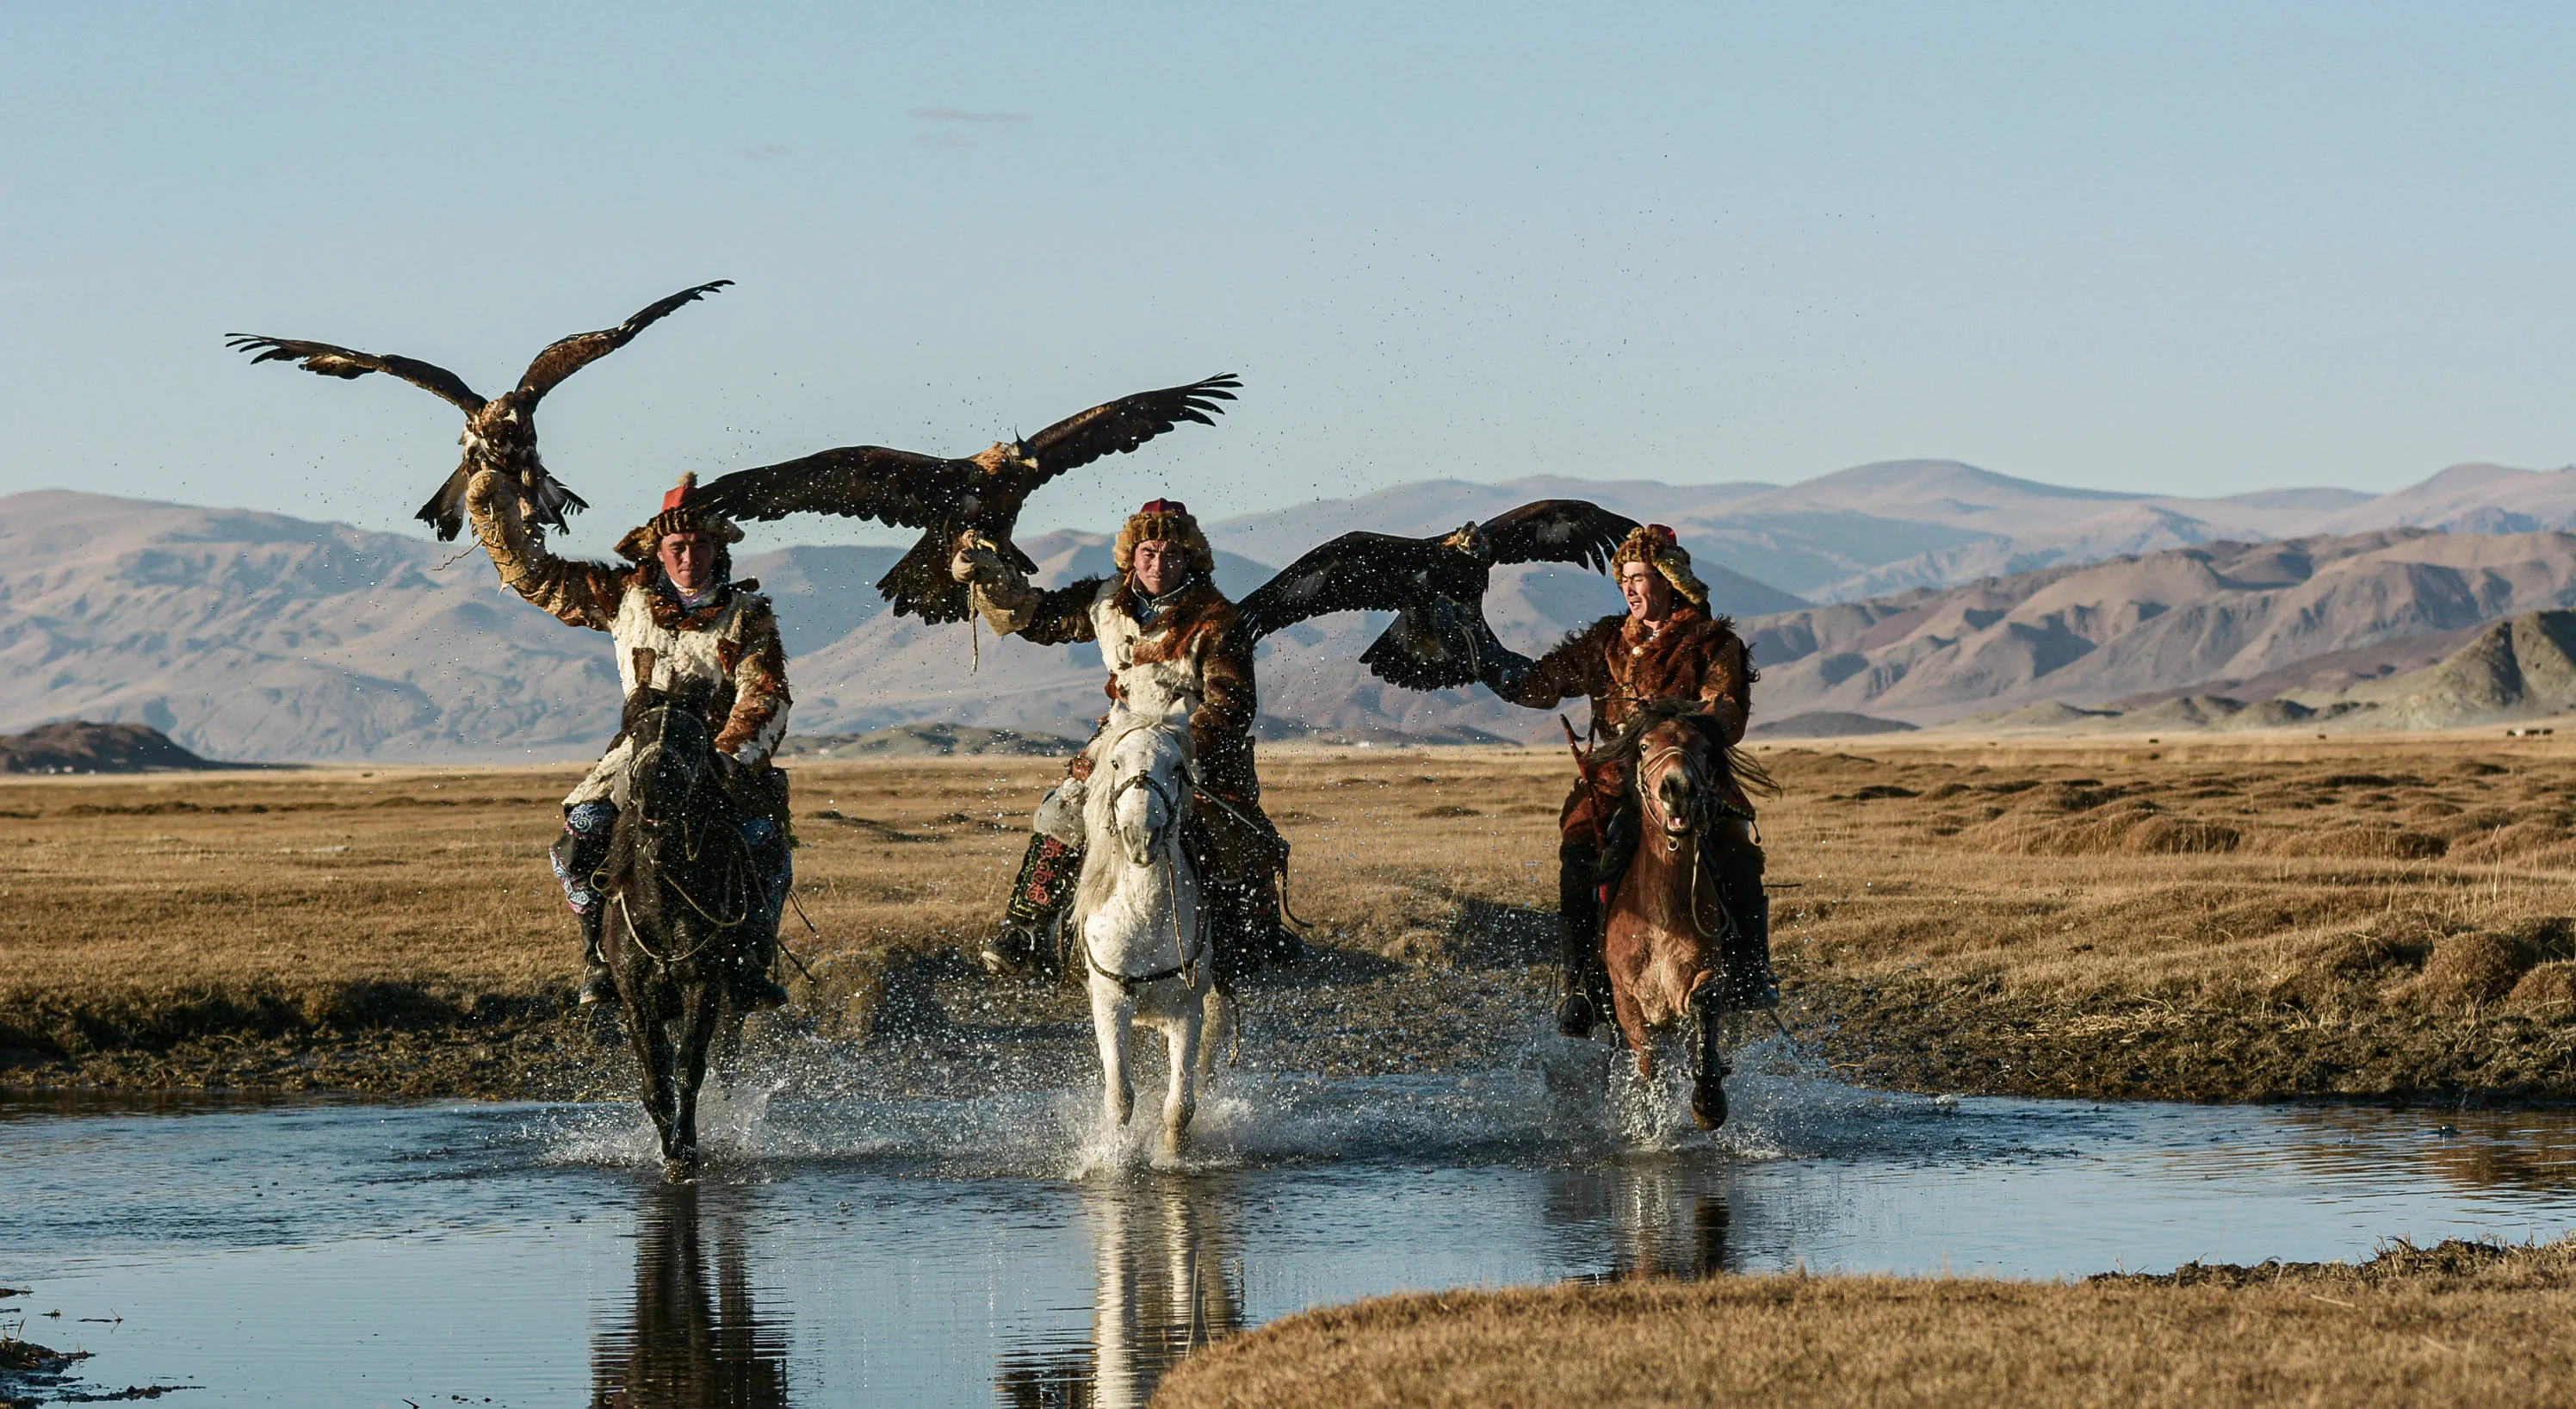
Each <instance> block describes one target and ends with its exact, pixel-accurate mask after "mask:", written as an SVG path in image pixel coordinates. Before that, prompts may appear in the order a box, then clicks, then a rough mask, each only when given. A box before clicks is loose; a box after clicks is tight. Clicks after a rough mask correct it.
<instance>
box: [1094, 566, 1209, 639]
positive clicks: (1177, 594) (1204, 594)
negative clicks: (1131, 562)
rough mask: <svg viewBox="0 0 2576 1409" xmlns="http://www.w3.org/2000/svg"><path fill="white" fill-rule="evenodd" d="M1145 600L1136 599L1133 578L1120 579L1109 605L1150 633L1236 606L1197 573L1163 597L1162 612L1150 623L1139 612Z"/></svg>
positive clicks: (1204, 576) (1205, 575) (1206, 577)
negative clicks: (1216, 609) (1219, 609)
mask: <svg viewBox="0 0 2576 1409" xmlns="http://www.w3.org/2000/svg"><path fill="white" fill-rule="evenodd" d="M1146 600H1147V599H1145V598H1142V597H1139V596H1137V595H1136V579H1134V578H1132V577H1122V578H1120V579H1118V586H1117V588H1116V589H1115V590H1113V591H1112V592H1111V593H1110V594H1109V605H1111V606H1113V607H1116V608H1117V609H1118V610H1120V611H1122V612H1124V613H1126V614H1127V619H1128V620H1130V621H1133V622H1135V623H1136V624H1137V625H1139V626H1141V627H1143V628H1144V629H1145V630H1147V631H1161V630H1163V629H1164V628H1165V627H1167V626H1169V625H1170V624H1171V623H1173V622H1175V621H1187V620H1191V619H1194V618H1196V617H1199V616H1202V615H1204V614H1206V612H1207V611H1208V610H1209V609H1210V608H1212V607H1227V608H1231V607H1233V605H1234V604H1233V603H1232V602H1229V601H1227V600H1226V598H1225V594H1224V593H1222V592H1219V591H1218V590H1216V584H1215V583H1214V582H1212V581H1210V580H1209V579H1208V576H1207V574H1205V573H1194V574H1192V575H1191V577H1190V580H1189V581H1188V582H1187V583H1185V584H1183V585H1182V586H1180V587H1177V588H1174V589H1173V590H1172V591H1170V592H1166V593H1164V594H1163V596H1162V598H1161V604H1162V605H1161V610H1159V611H1156V612H1155V613H1153V620H1152V621H1151V622H1148V621H1147V620H1146V619H1145V618H1146V613H1145V612H1144V611H1142V610H1140V608H1141V607H1143V606H1144V604H1145V602H1146Z"/></svg>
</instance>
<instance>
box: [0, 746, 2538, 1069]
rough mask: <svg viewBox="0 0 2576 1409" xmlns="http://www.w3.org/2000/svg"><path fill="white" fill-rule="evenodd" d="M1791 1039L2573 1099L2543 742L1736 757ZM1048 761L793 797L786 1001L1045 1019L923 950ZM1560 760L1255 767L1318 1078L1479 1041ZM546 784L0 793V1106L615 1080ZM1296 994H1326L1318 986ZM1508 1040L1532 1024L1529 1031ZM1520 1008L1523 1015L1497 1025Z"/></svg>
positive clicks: (1546, 871)
mask: <svg viewBox="0 0 2576 1409" xmlns="http://www.w3.org/2000/svg"><path fill="white" fill-rule="evenodd" d="M1765 757H1766V758H1767V759H1768V760H1769V761H1770V762H1771V763H1772V765H1773V766H1774V768H1775V770H1776V771H1777V772H1778V773H1779V775H1780V776H1781V779H1782V781H1783V782H1784V784H1785V785H1786V787H1787V791H1786V793H1785V795H1784V796H1782V797H1781V798H1779V799H1778V800H1776V801H1775V802H1773V803H1771V804H1769V805H1768V806H1767V807H1766V810H1765V816H1764V832H1765V835H1766V839H1767V841H1768V843H1769V846H1770V850H1771V855H1772V870H1771V875H1772V879H1773V881H1774V883H1775V894H1774V904H1775V944H1776V947H1777V952H1778V956H1779V961H1780V967H1781V970H1782V975H1783V979H1784V984H1785V986H1786V988H1787V990H1788V994H1789V1000H1790V1002H1789V1009H1788V1014H1787V1015H1788V1016H1789V1018H1790V1019H1791V1021H1792V1022H1793V1024H1794V1025H1796V1026H1797V1027H1798V1029H1799V1030H1800V1032H1801V1035H1802V1036H1803V1037H1805V1038H1807V1039H1809V1040H1810V1041H1811V1044H1812V1045H1813V1046H1814V1047H1815V1048H1816V1049H1817V1050H1818V1051H1820V1052H1821V1054H1822V1055H1823V1056H1824V1057H1825V1058H1826V1059H1827V1060H1829V1061H1830V1062H1831V1063H1832V1064H1833V1065H1834V1067H1835V1068H1836V1069H1837V1070H1838V1071H1840V1072H1841V1073H1842V1074H1844V1075H1846V1076H1849V1077H1854V1078H1857V1079H1863V1080H1867V1081H1869V1082H1872V1083H1875V1084H1880V1085H1887V1086H1895V1087H1902V1088H1913V1089H1929V1090H1950V1091H1987V1092H2016V1093H2027V1094H2056V1095H2076V1096H2157V1097H2173V1098H2183V1099H2262V1098H2276V1097H2285V1096H2316V1095H2338V1096H2397V1097H2409V1098H2425V1099H2442V1100H2455V1099H2461V1098H2476V1099H2506V1100H2510V1099H2552V1100H2557V1099H2569V1098H2576V870H2572V869H2570V868H2571V866H2576V815H2571V810H2570V805H2569V803H2568V802H2567V801H2566V799H2567V798H2569V797H2570V796H2571V795H2576V794H2571V786H2576V749H2571V748H2568V747H2566V746H2558V745H2553V744H2552V743H2550V742H2549V741H2546V740H2536V741H2514V742H2513V743H2511V744H2506V743H2505V742H2504V741H2501V740H2474V741H2458V740H2429V741H2425V740H2412V741H2410V740H2387V741H2364V742H2355V741H2350V740H2346V741H2338V742H2333V743H2328V742H2324V741H2319V742H2315V743H2313V744H2309V743H2296V742H2293V743H2284V742H2261V741H2250V742H2249V741H2244V740H2227V741H2221V742H2212V743H2193V744H2189V745H2182V746H2170V747H2142V746H2139V745H2136V744H2134V743H2131V744H2126V745H2120V746H2112V747H2088V746H2085V745H2081V744H2073V745H2021V746H2003V747H1986V746H1953V747H1946V748H1945V747H1927V746H1919V745H1918V746H1908V747H1895V746H1891V747H1883V748H1869V749H1850V750H1839V749H1812V748H1811V749H1799V748H1788V747H1781V748H1775V749H1772V750H1770V751H1768V752H1767V753H1766V754H1765ZM1057 769H1058V765H1055V764H1053V763H1050V762H1046V761H1026V760H1009V759H959V760H936V761H907V762H871V763H828V764H821V765H817V766H812V767H808V768H805V769H801V770H799V771H798V772H797V774H796V796H797V805H796V813H797V828H798V831H799V833H800V837H801V840H802V842H803V846H802V848H801V849H800V850H799V852H798V854H797V865H798V893H799V900H800V902H801V903H802V904H803V906H804V907H805V909H806V911H807V912H808V913H809V914H810V915H811V916H812V917H813V920H814V922H815V924H816V925H817V926H818V927H819V929H820V930H821V932H822V933H821V937H820V938H816V937H813V936H805V935H803V934H802V932H801V927H798V926H796V925H795V923H794V921H793V920H792V919H791V921H790V928H791V936H790V943H791V945H792V946H793V947H794V948H795V949H796V950H797V952H798V953H799V954H800V955H801V956H802V957H803V958H804V959H805V961H806V962H807V964H808V965H809V966H810V967H811V968H812V970H813V976H812V977H810V978H809V977H807V976H804V975H801V974H800V975H797V976H795V977H794V978H793V979H792V980H791V985H790V986H791V988H793V989H795V990H797V991H798V993H799V998H800V1002H799V1004H798V1006H797V1007H796V1008H795V1009H793V1010H791V1013H790V1014H789V1015H787V1016H786V1017H785V1018H784V1019H782V1020H781V1021H780V1027H781V1030H782V1031H783V1032H786V1033H789V1034H791V1035H793V1036H795V1037H797V1038H799V1039H802V1040H811V1041H816V1042H823V1043H839V1044H844V1045H853V1044H859V1043H864V1042H867V1041H869V1040H871V1039H872V1038H874V1037H879V1036H882V1035H884V1034H885V1033H886V1032H888V1031H889V1030H895V1029H901V1028H904V1027H906V1026H907V1025H911V1026H913V1027H916V1028H917V1027H920V1026H922V1025H932V1026H937V1025H943V1024H944V1025H945V1026H946V1027H947V1028H948V1029H951V1030H963V1029H966V1028H973V1027H975V1026H977V1025H978V1024H982V1025H983V1026H984V1027H985V1028H986V1029H987V1030H989V1031H991V1032H1002V1031H1005V1030H1007V1031H1009V1032H1013V1033H1020V1034H1024V1035H1026V1034H1035V1036H1034V1037H1033V1038H1032V1039H1031V1040H1035V1041H1041V1042H1054V1041H1055V1040H1056V1039H1058V1038H1063V1039H1065V1040H1066V1041H1067V1042H1069V1043H1071V1044H1072V1047H1073V1049H1074V1052H1075V1055H1076V1056H1081V1055H1083V1052H1082V1050H1081V1044H1080V1039H1079V1032H1078V1028H1079V1023H1080V1011H1081V1010H1080V1006H1079V1004H1078V1003H1076V1002H1075V1001H1073V999H1072V998H1071V997H1070V995H1067V994H1062V993H1058V992H1052V991H1048V990H1044V989H1023V988H1018V987H1009V988H998V989H997V988H991V987H988V986H985V985H982V984H980V983H978V982H977V981H975V980H972V979H969V978H967V977H965V976H964V975H963V974H962V973H961V972H960V971H959V970H957V968H956V967H955V966H954V964H953V961H950V960H947V959H945V958H943V957H942V956H945V955H947V954H948V953H949V952H950V951H952V950H953V948H954V947H955V946H956V945H957V944H958V943H960V942H962V941H967V940H971V939H973V938H975V937H977V936H979V935H980V934H981V933H982V932H983V930H984V928H985V927H986V926H987V925H989V924H990V923H991V921H992V919H993V917H994V916H995V914H996V913H997V912H998V909H999V905H1000V899H1001V896H1002V893H1003V891H1004V890H1005V889H1006V887H1007V885H1008V883H1009V880H1010V877H1011V874H1012V871H1013V868H1014V867H1015V865H1016V863H1017V860H1018V855H1019V848H1020V845H1021V841H1022V836H1023V834H1022V833H1021V832H1020V831H1019V828H1020V826H1021V824H1022V819H1023V818H1024V817H1025V816H1026V813H1027V810H1028V808H1029V806H1030V805H1031V803H1032V802H1033V801H1034V799H1035V798H1036V796H1037V795H1038V794H1039V792H1040V791H1042V790H1043V788H1044V787H1045V786H1046V785H1047V784H1048V783H1049V782H1050V781H1051V780H1052V778H1053V777H1054V776H1056V774H1057ZM1567 771H1568V770H1567V765H1566V764H1565V762H1564V761H1563V759H1562V757H1561V756H1559V755H1554V754H1548V753H1540V752H1530V753H1524V752H1519V751H1467V750H1457V751H1449V750H1442V751H1432V752H1417V753H1394V754H1390V753H1385V752H1382V751H1376V750H1341V751H1313V752H1290V751H1280V752H1276V753H1272V754H1269V755H1267V756H1266V757H1265V761H1264V775H1265V778H1266V779H1267V780H1268V783H1269V788H1270V792H1269V797H1268V802H1269V806H1270V808H1271V811H1272V812H1273V814H1274V815H1275V816H1276V817H1277V818H1278V819H1279V821H1280V822H1281V824H1282V826H1283V829H1284V830H1285V831H1286V832H1287V833H1288V834H1289V836H1290V837H1291V838H1292V840H1293V841H1294V842H1295V843H1296V845H1297V854H1296V867H1297V869H1296V875H1295V878H1294V882H1293V884H1292V888H1291V899H1292V902H1293V904H1294V905H1295V908H1296V909H1297V911H1298V912H1299V913H1300V914H1301V915H1303V916H1304V917H1305V918H1306V919H1308V920H1311V921H1313V922H1314V923H1315V926H1316V935H1317V937H1318V944H1317V946H1316V949H1317V953H1318V955H1319V958H1318V960H1317V961H1316V963H1315V964H1314V965H1312V966H1310V969H1309V971H1308V972H1305V973H1303V974H1291V975H1285V976H1281V977H1279V978H1277V979H1275V980H1270V981H1269V982H1270V983H1271V984H1272V985H1273V988H1274V990H1275V991H1273V992H1271V993H1270V994H1269V995H1268V997H1269V998H1270V999H1273V1000H1276V1001H1275V1002H1274V1008H1277V1007H1278V1006H1279V1004H1283V1003H1284V1004H1286V1005H1287V1011H1288V1012H1289V1013H1290V1014H1291V1016H1294V1014H1295V1013H1297V1012H1302V1011H1303V1010H1302V1009H1297V1008H1296V1006H1295V1004H1296V1003H1297V1002H1303V1001H1306V1000H1305V999H1304V998H1299V997H1295V995H1307V994H1317V993H1325V992H1329V993H1330V994H1331V995H1332V997H1331V1001H1330V1005H1329V1011H1326V1009H1324V1008H1320V1007H1319V1008H1316V1009H1315V1012H1316V1013H1317V1014H1319V1015H1320V1016H1319V1017H1318V1019H1317V1020H1316V1021H1314V1022H1311V1023H1309V1022H1305V1021H1303V1020H1302V1019H1300V1020H1298V1021H1281V1022H1273V1023H1271V1024H1270V1025H1269V1026H1268V1027H1267V1028H1266V1029H1264V1031H1265V1032H1266V1033H1267V1034H1268V1037H1267V1038H1266V1039H1265V1040H1272V1041H1280V1042H1290V1043H1293V1044H1302V1045H1300V1046H1298V1050H1297V1051H1296V1052H1295V1054H1294V1056H1295V1060H1296V1061H1297V1062H1299V1063H1302V1064H1306V1065H1307V1066H1308V1067H1309V1069H1316V1070H1369V1069H1393V1068H1402V1067H1407V1066H1414V1067H1419V1066H1422V1065H1440V1064H1447V1063H1453V1062H1473V1061H1477V1060H1481V1059H1490V1058H1491V1056H1492V1055H1493V1052H1494V1051H1495V1050H1496V1046H1497V1043H1498V1042H1500V1041H1501V1040H1502V1039H1501V1036H1499V1035H1498V1034H1497V1032H1496V1029H1497V1028H1498V1027H1501V1026H1509V1025H1512V1024H1515V1023H1520V1022H1521V1018H1522V1016H1523V1015H1526V1014H1529V1013H1533V1012H1535V1011H1536V1010H1537V1009H1538V1008H1539V1006H1540V1005H1541V1003H1542V1001H1543V997H1544V992H1545V989H1546V987H1547V983H1548V980H1547V977H1546V974H1545V971H1544V969H1543V968H1534V967H1533V963H1534V961H1541V960H1543V958H1544V956H1545V954H1546V953H1547V951H1548V949H1549V946H1550V944H1551V939H1550V935H1551V925H1552V920H1551V918H1550V917H1549V916H1548V915H1547V914H1546V910H1547V909H1548V908H1549V907H1551V906H1552V901H1553V896H1554V891H1555V883H1554V859H1553V857H1554V823H1555V815H1556V807H1557V803H1558V801H1559V800H1560V799H1561V797H1562V795H1563V791H1564V787H1565V781H1566V776H1567ZM574 776H575V774H574V773H573V771H572V770H566V769H552V770H545V769H522V770H426V769H404V770H369V771H355V770H315V771H311V772H303V773H257V774H226V775H185V774H170V775H153V776H148V777H141V778H127V779H88V778H41V779H23V780H15V779H13V780H9V781H6V782H0V1082H9V1083H13V1084H29V1083H45V1084H55V1083H79V1084H99V1085H114V1086H203V1085H229V1086H285V1087H297V1086H323V1087H337V1088H346V1089H357V1090H370V1091H385V1092H412V1093H432V1092H437V1093H460V1094H483V1095H563V1094H575V1093H578V1092H580V1091H584V1090H593V1089H612V1088H614V1089H622V1084H623V1080H624V1078H623V1077H622V1075H620V1074H619V1069H618V1068H617V1065H616V1060H615V1058H614V1057H613V1054H609V1053H607V1051H606V1049H603V1047H602V1046H601V1044H600V1041H599V1034H598V1033H597V1032H595V1031H593V1030H592V1028H591V1026H590V1025H589V1024H587V1023H585V1022H583V1021H580V1020H578V1019H576V1018H574V1017H573V1016H572V1015H571V1014H570V1011H569V996H570V991H571V985H570V979H571V977H572V972H573V966H574V961H575V958H576V940H575V938H574V934H573V929H572V925H571V921H570V919H569V917H568V916H567V915H566V914H565V912H564V911H563V908H562V902H561V899H560V896H559V894H558V892H557V891H556V889H555V887H554V884H553V879H552V877H551V875H550V874H549V873H548V872H547V870H546V865H545V859H544V855H543V849H544V847H545V845H546V844H547V842H548V841H550V840H551V839H552V836H553V834H554V831H555V828H556V825H557V821H556V819H557V813H556V810H555V805H554V804H555V800H556V799H557V798H558V797H560V796H561V794H562V792H563V791H564V790H565V789H566V788H568V787H569V786H570V785H571V783H572V781H573V778H574ZM1316 1001H1317V1002H1321V1001H1322V1000H1320V999H1317V1000H1316ZM1523 1026H1525V1024H1523ZM1519 1030H1521V1028H1520V1027H1515V1028H1514V1031H1515V1032H1517V1031H1519Z"/></svg>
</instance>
